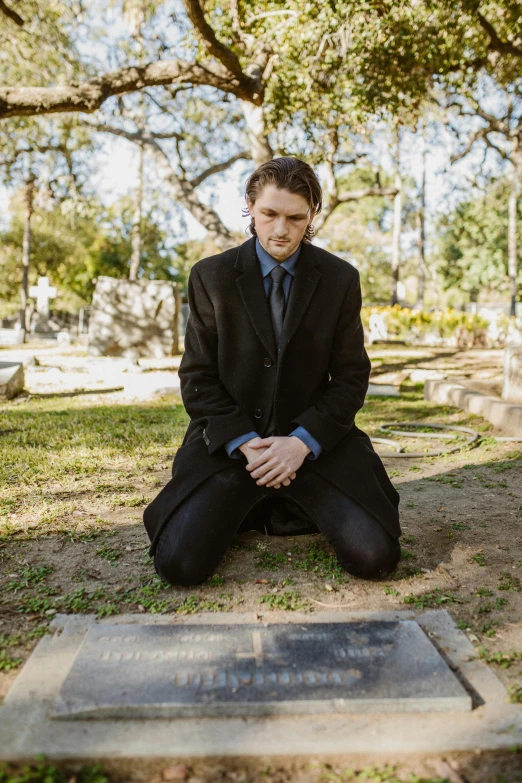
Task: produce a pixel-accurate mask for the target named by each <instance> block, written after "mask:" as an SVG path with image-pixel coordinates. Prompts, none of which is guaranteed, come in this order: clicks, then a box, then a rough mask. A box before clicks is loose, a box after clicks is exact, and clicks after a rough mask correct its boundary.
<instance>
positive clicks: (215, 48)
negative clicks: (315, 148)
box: [183, 0, 248, 82]
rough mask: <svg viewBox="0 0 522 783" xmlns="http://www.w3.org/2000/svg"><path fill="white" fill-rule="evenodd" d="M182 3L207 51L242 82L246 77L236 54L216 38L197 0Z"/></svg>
mask: <svg viewBox="0 0 522 783" xmlns="http://www.w3.org/2000/svg"><path fill="white" fill-rule="evenodd" d="M183 5H184V6H185V11H186V12H187V16H188V18H189V19H190V21H191V22H192V24H193V25H194V29H195V30H196V32H197V33H198V35H199V38H200V40H201V41H203V43H204V44H205V46H206V48H207V51H208V52H209V53H210V54H211V55H213V56H214V57H215V58H216V59H217V60H219V62H220V63H222V65H224V66H225V68H226V69H227V71H230V73H231V74H234V76H235V77H236V78H237V79H238V80H239V81H240V82H242V81H243V79H245V78H248V77H246V76H245V74H244V73H243V69H242V67H241V63H240V62H239V58H238V57H237V55H236V54H235V53H234V52H233V51H232V50H231V49H229V48H228V46H226V45H225V44H224V43H222V42H221V41H219V40H218V39H217V38H216V34H215V32H214V30H213V29H212V27H211V26H210V25H209V23H208V22H207V20H206V19H205V14H204V12H203V9H202V8H201V5H200V3H199V0H183Z"/></svg>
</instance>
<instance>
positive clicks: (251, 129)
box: [240, 101, 274, 169]
mask: <svg viewBox="0 0 522 783" xmlns="http://www.w3.org/2000/svg"><path fill="white" fill-rule="evenodd" d="M240 104H241V109H242V111H243V116H244V118H245V122H246V126H247V134H248V139H249V141H250V146H251V148H252V160H253V161H254V166H255V168H256V169H257V168H258V167H259V166H260V165H261V164H262V163H266V162H267V161H268V160H272V158H273V157H274V153H273V152H272V148H271V147H270V143H269V141H268V137H267V135H266V123H265V114H264V110H263V107H262V106H254V104H253V103H250V102H249V101H240Z"/></svg>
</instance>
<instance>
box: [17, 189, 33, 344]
mask: <svg viewBox="0 0 522 783" xmlns="http://www.w3.org/2000/svg"><path fill="white" fill-rule="evenodd" d="M34 182H35V177H34V176H33V175H32V174H30V175H29V177H28V179H27V181H26V183H25V194H24V205H25V221H24V239H23V246H22V290H21V292H20V327H21V328H22V329H25V332H26V333H27V332H28V331H29V324H28V323H27V320H28V319H27V303H28V299H29V263H30V260H31V217H32V215H33V203H34ZM24 340H25V338H24Z"/></svg>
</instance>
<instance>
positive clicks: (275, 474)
mask: <svg viewBox="0 0 522 783" xmlns="http://www.w3.org/2000/svg"><path fill="white" fill-rule="evenodd" d="M287 477H288V473H287V471H286V470H285V469H283V470H282V469H281V468H280V467H277V468H274V469H273V470H271V471H269V472H268V473H265V475H264V476H262V477H261V478H259V479H257V482H256V483H257V484H267V483H268V482H269V481H270V482H272V481H277V483H279V484H280V483H281V482H282V481H283V479H285V478H287Z"/></svg>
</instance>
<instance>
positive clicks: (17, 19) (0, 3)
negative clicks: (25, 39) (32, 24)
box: [0, 0, 25, 27]
mask: <svg viewBox="0 0 522 783" xmlns="http://www.w3.org/2000/svg"><path fill="white" fill-rule="evenodd" d="M0 13H2V14H4V16H7V17H9V19H11V21H12V22H14V23H15V24H17V25H18V27H23V26H24V24H25V22H24V20H23V19H22V17H21V16H19V15H18V14H17V13H16V11H13V9H12V8H9V6H8V5H6V4H5V3H4V0H0Z"/></svg>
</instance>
